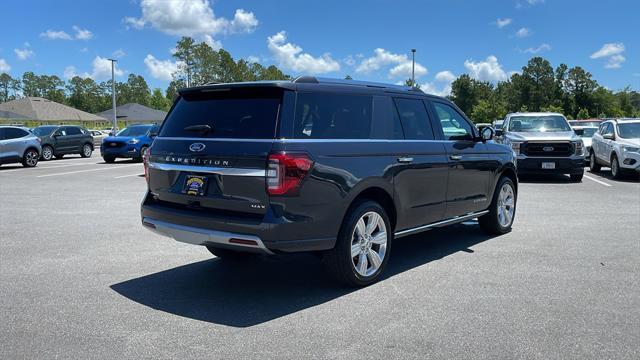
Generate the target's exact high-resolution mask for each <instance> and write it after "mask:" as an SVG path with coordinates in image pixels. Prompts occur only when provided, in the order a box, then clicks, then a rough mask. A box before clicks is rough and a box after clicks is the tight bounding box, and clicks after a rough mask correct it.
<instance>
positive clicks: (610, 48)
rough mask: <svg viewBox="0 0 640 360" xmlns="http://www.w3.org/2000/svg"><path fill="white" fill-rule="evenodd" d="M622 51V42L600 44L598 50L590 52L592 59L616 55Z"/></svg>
mask: <svg viewBox="0 0 640 360" xmlns="http://www.w3.org/2000/svg"><path fill="white" fill-rule="evenodd" d="M623 52H624V44H623V43H607V44H604V45H602V47H601V48H600V50H598V51H596V52H594V53H593V54H591V58H592V59H599V58H603V57H609V56H613V55H618V54H621V53H623Z"/></svg>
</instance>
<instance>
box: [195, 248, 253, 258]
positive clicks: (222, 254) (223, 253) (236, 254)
mask: <svg viewBox="0 0 640 360" xmlns="http://www.w3.org/2000/svg"><path fill="white" fill-rule="evenodd" d="M207 250H209V252H210V253H211V254H213V255H215V256H216V257H219V258H220V259H222V260H224V261H233V262H240V261H245V260H251V259H255V258H256V257H257V255H256V254H254V253H245V252H241V251H234V250H230V249H223V248H217V247H213V246H207Z"/></svg>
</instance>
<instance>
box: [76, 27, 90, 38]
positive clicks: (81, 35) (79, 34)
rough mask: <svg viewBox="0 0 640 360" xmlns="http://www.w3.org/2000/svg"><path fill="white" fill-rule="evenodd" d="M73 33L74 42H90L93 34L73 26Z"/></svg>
mask: <svg viewBox="0 0 640 360" xmlns="http://www.w3.org/2000/svg"><path fill="white" fill-rule="evenodd" d="M73 31H75V32H76V40H91V38H93V33H92V32H91V31H89V30H87V29H82V28H80V27H79V26H76V25H73Z"/></svg>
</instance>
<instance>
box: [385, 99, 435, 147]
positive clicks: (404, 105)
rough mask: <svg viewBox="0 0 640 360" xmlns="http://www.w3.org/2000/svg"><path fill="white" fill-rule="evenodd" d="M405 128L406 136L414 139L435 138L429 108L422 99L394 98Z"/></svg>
mask: <svg viewBox="0 0 640 360" xmlns="http://www.w3.org/2000/svg"><path fill="white" fill-rule="evenodd" d="M393 100H394V102H395V104H396V109H397V111H398V116H399V117H400V122H401V123H402V129H403V130H404V137H405V138H406V139H412V140H433V139H434V138H435V137H434V135H433V129H431V123H430V122H429V116H428V115H427V109H426V108H425V106H424V103H423V102H422V100H420V99H402V98H396V99H393Z"/></svg>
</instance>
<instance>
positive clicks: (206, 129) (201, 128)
mask: <svg viewBox="0 0 640 360" xmlns="http://www.w3.org/2000/svg"><path fill="white" fill-rule="evenodd" d="M184 130H185V131H193V132H199V133H202V135H207V134H209V133H210V132H211V130H212V129H211V126H209V125H205V124H202V125H190V126H187V127H186V128H184Z"/></svg>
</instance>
